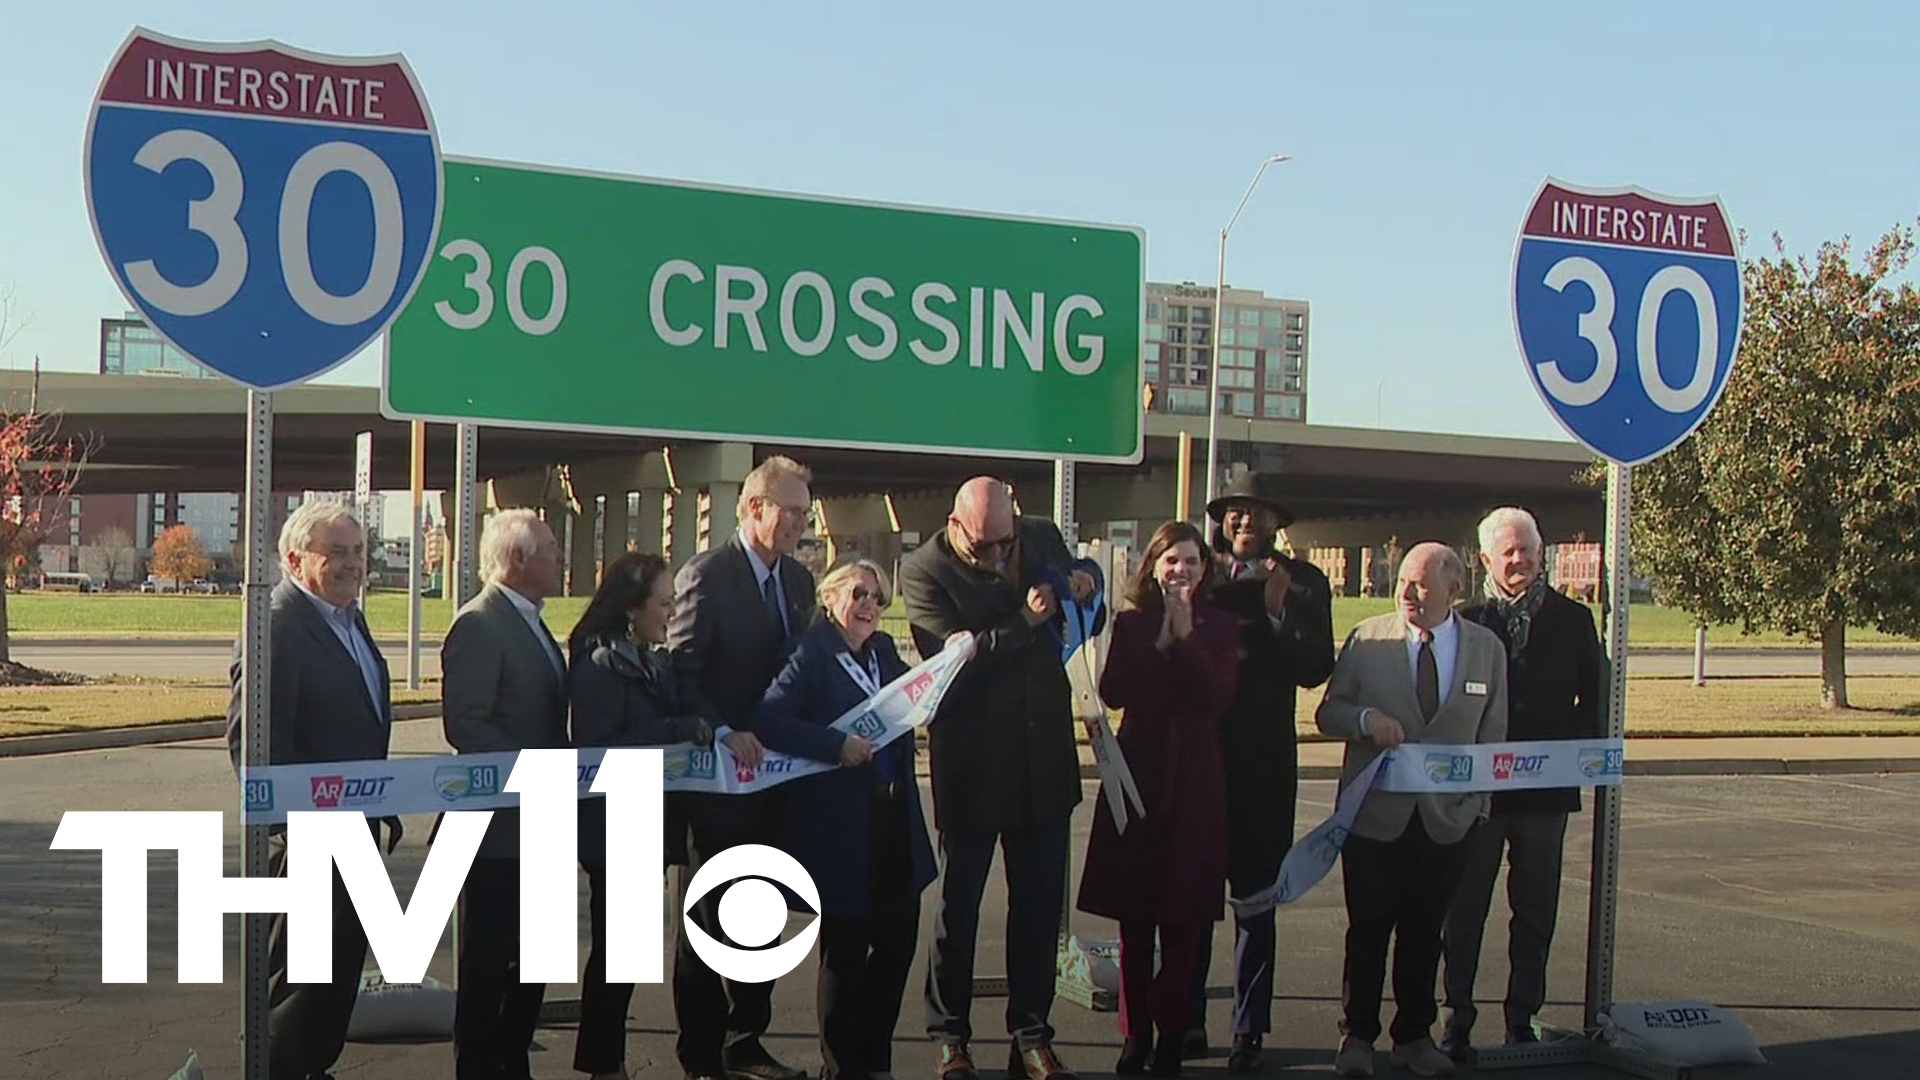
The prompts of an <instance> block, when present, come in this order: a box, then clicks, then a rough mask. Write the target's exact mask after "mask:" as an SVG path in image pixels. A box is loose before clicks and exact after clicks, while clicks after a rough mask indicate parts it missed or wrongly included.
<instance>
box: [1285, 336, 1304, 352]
mask: <svg viewBox="0 0 1920 1080" xmlns="http://www.w3.org/2000/svg"><path fill="white" fill-rule="evenodd" d="M1306 347H1307V341H1306V338H1305V337H1303V336H1301V335H1299V334H1288V335H1287V348H1289V349H1304V348H1306Z"/></svg>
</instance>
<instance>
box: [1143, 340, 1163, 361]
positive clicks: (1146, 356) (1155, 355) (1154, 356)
mask: <svg viewBox="0 0 1920 1080" xmlns="http://www.w3.org/2000/svg"><path fill="white" fill-rule="evenodd" d="M1140 359H1142V360H1158V359H1160V343H1159V342H1157V341H1149V342H1147V343H1146V344H1145V345H1142V346H1140Z"/></svg>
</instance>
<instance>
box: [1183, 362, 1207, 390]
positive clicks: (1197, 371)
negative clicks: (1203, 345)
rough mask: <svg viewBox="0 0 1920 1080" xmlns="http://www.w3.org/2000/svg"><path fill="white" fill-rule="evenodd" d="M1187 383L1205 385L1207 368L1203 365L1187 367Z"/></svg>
mask: <svg viewBox="0 0 1920 1080" xmlns="http://www.w3.org/2000/svg"><path fill="white" fill-rule="evenodd" d="M1187 383H1188V385H1190V386H1205V385H1207V369H1206V368H1203V367H1197V368H1188V369H1187Z"/></svg>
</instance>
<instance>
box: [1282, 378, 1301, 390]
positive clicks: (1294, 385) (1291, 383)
mask: <svg viewBox="0 0 1920 1080" xmlns="http://www.w3.org/2000/svg"><path fill="white" fill-rule="evenodd" d="M1282 378H1283V379H1284V380H1285V381H1284V382H1283V383H1282V384H1281V386H1280V389H1282V390H1285V391H1286V392H1288V393H1290V394H1297V393H1299V392H1300V376H1298V375H1285V376H1282Z"/></svg>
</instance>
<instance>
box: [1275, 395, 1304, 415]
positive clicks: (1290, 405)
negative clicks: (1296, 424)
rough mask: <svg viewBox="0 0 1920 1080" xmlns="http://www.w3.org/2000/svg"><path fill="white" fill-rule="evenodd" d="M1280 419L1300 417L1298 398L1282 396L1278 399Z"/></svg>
mask: <svg viewBox="0 0 1920 1080" xmlns="http://www.w3.org/2000/svg"><path fill="white" fill-rule="evenodd" d="M1280 419H1282V420H1298V419H1300V399H1299V398H1297V397H1283V398H1281V399H1280Z"/></svg>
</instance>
